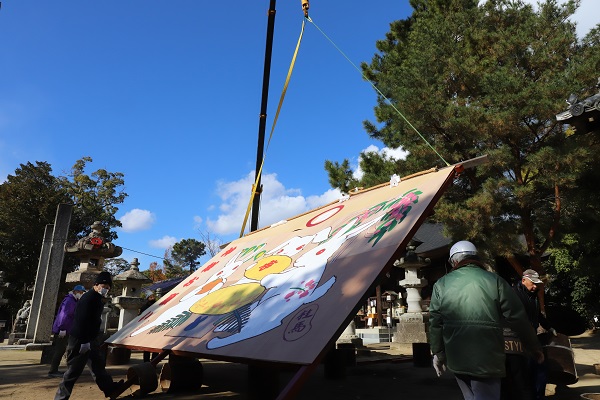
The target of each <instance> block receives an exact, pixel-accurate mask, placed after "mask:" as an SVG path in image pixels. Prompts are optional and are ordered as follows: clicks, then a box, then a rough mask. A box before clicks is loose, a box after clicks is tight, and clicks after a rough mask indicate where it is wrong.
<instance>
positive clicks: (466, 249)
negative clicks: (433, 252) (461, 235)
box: [450, 240, 477, 258]
mask: <svg viewBox="0 0 600 400" xmlns="http://www.w3.org/2000/svg"><path fill="white" fill-rule="evenodd" d="M456 253H466V254H469V255H476V254H477V247H475V245H474V244H473V243H471V242H469V241H466V240H461V241H460V242H456V243H454V246H452V247H451V248H450V258H452V256H453V255H455V254H456Z"/></svg>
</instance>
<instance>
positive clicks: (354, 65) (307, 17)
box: [305, 16, 450, 166]
mask: <svg viewBox="0 0 600 400" xmlns="http://www.w3.org/2000/svg"><path fill="white" fill-rule="evenodd" d="M305 19H306V20H308V22H310V23H311V24H313V25H314V26H315V28H317V30H318V31H319V32H321V33H322V34H323V36H325V38H326V39H327V40H328V41H329V42H330V43H331V44H332V45H333V47H335V48H336V50H337V51H339V52H340V54H341V55H342V56H343V57H344V58H345V59H346V60H348V62H349V63H350V64H351V65H352V66H353V67H354V68H355V69H356V70H357V71H358V72H359V73H360V74H361V75H362V77H363V79H364V80H366V81H367V82H369V83H370V84H371V86H373V89H375V90H376V91H377V93H379V95H380V96H381V97H383V98H384V99H385V101H386V102H387V103H388V104H389V105H390V106H392V108H393V109H394V110H395V111H396V113H398V115H399V116H400V117H402V119H403V120H404V121H405V122H406V123H407V124H408V126H410V127H411V128H412V129H413V130H414V131H415V132H416V133H417V135H419V137H420V138H421V139H423V141H424V142H425V144H427V146H429V148H430V149H431V150H433V152H434V153H435V154H437V156H438V157H439V158H440V160H442V161H443V162H444V163H445V164H446V166H450V164H449V163H448V162H447V161H446V160H444V158H443V157H442V156H441V155H440V153H438V152H437V150H436V149H435V148H434V147H433V146H432V145H431V144H429V142H428V141H427V139H425V138H424V137H423V135H421V132H419V130H418V129H417V128H415V127H414V126H413V124H411V123H410V121H409V120H408V119H407V118H406V117H405V116H404V114H402V113H401V112H400V110H398V109H397V108H396V106H394V105H393V104H392V102H391V101H390V100H389V99H388V98H387V97H386V96H385V95H384V94H383V93H381V91H380V90H379V89H378V88H377V86H375V84H374V83H373V82H371V80H369V79H368V78H367V77H366V76H365V74H364V73H363V72H362V71H361V69H360V68H359V67H357V66H356V64H354V63H353V62H352V60H350V58H348V56H346V54H344V52H343V51H342V50H341V49H340V48H339V47H338V46H337V45H336V44H335V43H334V42H333V40H331V39H330V38H329V36H327V35H326V34H325V32H323V31H322V30H321V28H319V27H318V26H317V24H315V23H314V21H313V20H312V19H311V18H310V17H309V16H306V17H305Z"/></svg>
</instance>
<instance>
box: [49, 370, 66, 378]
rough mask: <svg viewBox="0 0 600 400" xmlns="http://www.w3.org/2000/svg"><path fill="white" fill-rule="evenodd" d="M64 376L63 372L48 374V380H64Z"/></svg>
mask: <svg viewBox="0 0 600 400" xmlns="http://www.w3.org/2000/svg"><path fill="white" fill-rule="evenodd" d="M64 374H65V373H64V372H61V371H54V372H48V378H62V377H63V375H64Z"/></svg>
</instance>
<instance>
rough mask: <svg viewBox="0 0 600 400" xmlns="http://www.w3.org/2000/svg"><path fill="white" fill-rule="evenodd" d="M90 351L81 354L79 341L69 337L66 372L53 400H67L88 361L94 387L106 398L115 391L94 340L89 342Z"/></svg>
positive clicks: (97, 344) (102, 356)
mask: <svg viewBox="0 0 600 400" xmlns="http://www.w3.org/2000/svg"><path fill="white" fill-rule="evenodd" d="M90 345H91V349H90V351H88V352H86V353H84V354H81V353H80V352H79V349H80V347H81V342H80V341H79V339H76V338H74V337H72V336H71V337H69V342H68V345H67V372H65V374H64V375H63V378H62V381H61V382H60V384H59V385H58V390H57V391H56V395H55V396H54V400H63V399H68V398H69V397H70V396H71V393H72V392H73V386H75V382H77V379H78V378H79V376H80V375H81V373H82V372H83V369H84V368H85V365H86V363H87V362H88V359H89V360H90V362H91V369H92V372H93V374H94V375H95V379H96V385H98V387H99V388H100V390H102V391H103V392H104V395H105V396H108V395H109V394H110V393H111V392H113V391H114V390H115V386H116V383H114V382H113V379H112V377H111V376H110V374H109V373H108V372H106V358H105V357H104V353H102V352H101V351H100V344H99V343H98V341H96V340H94V341H92V342H90Z"/></svg>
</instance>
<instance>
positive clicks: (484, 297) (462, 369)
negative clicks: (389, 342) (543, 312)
mask: <svg viewBox="0 0 600 400" xmlns="http://www.w3.org/2000/svg"><path fill="white" fill-rule="evenodd" d="M503 326H508V327H510V328H511V329H512V330H513V331H515V332H516V333H517V335H518V336H519V337H520V339H521V341H522V342H523V344H524V346H525V348H526V349H528V350H530V351H536V350H540V345H539V343H538V341H537V338H536V336H535V332H534V330H533V328H532V327H531V325H530V324H529V321H528V320H527V314H526V313H525V309H524V308H523V304H522V303H521V301H520V300H519V298H518V297H517V295H516V294H515V293H514V291H513V290H512V288H511V287H510V285H509V284H508V283H507V282H506V281H505V280H504V279H503V278H501V277H500V276H498V275H496V274H494V273H491V272H488V271H485V270H484V269H483V268H481V267H479V266H478V265H477V264H475V263H466V265H464V266H462V267H459V268H457V269H454V270H453V271H452V272H450V273H449V274H447V275H445V276H444V277H442V278H441V279H440V280H438V281H437V282H436V283H435V285H434V286H433V294H432V296H431V303H430V306H429V343H430V345H431V351H432V352H433V354H438V353H441V352H445V355H446V362H447V367H448V369H449V370H450V371H452V372H454V373H455V374H464V375H470V376H474V377H480V378H499V377H504V376H505V375H506V372H505V366H504V360H505V356H504V338H503V333H502V328H503Z"/></svg>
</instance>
